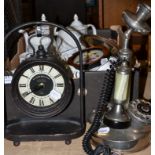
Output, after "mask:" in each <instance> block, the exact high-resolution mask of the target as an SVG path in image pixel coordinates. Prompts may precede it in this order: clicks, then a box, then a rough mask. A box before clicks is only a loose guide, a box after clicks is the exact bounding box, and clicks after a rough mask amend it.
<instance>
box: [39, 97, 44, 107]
mask: <svg viewBox="0 0 155 155" xmlns="http://www.w3.org/2000/svg"><path fill="white" fill-rule="evenodd" d="M39 106H41V107H42V106H44V101H43V100H42V99H41V100H39Z"/></svg>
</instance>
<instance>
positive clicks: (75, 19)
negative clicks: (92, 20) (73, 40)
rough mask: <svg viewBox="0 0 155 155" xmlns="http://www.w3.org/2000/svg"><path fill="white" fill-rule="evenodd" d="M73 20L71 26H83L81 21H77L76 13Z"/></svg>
mask: <svg viewBox="0 0 155 155" xmlns="http://www.w3.org/2000/svg"><path fill="white" fill-rule="evenodd" d="M73 19H74V20H73V22H72V23H71V24H70V26H71V27H74V28H77V27H83V24H82V22H81V21H79V17H78V15H77V14H74V18H73Z"/></svg>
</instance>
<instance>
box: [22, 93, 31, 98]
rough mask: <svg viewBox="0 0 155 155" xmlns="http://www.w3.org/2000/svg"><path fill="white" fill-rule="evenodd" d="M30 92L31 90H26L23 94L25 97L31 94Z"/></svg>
mask: <svg viewBox="0 0 155 155" xmlns="http://www.w3.org/2000/svg"><path fill="white" fill-rule="evenodd" d="M29 94H30V93H29V92H24V93H23V94H22V96H23V97H24V98H25V97H26V96H27V95H29Z"/></svg>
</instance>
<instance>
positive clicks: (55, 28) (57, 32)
mask: <svg viewBox="0 0 155 155" xmlns="http://www.w3.org/2000/svg"><path fill="white" fill-rule="evenodd" d="M57 29H58V27H54V30H53V33H54V35H55V36H58V35H59V31H57Z"/></svg>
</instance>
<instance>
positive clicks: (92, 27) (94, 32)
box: [87, 24, 97, 35]
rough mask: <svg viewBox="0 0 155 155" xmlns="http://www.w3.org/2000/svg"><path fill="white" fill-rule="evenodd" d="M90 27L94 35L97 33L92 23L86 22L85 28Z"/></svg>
mask: <svg viewBox="0 0 155 155" xmlns="http://www.w3.org/2000/svg"><path fill="white" fill-rule="evenodd" d="M89 27H91V29H92V31H93V34H94V35H96V34H97V31H96V28H95V26H94V25H92V24H87V28H89Z"/></svg>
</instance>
